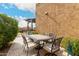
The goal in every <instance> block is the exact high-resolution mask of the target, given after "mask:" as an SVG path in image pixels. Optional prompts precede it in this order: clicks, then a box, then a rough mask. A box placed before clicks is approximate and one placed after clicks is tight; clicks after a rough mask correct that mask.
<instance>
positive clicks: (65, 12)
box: [36, 3, 79, 37]
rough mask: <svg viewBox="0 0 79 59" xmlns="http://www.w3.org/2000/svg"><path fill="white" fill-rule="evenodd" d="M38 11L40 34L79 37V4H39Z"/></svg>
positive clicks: (37, 21) (37, 19) (37, 20)
mask: <svg viewBox="0 0 79 59" xmlns="http://www.w3.org/2000/svg"><path fill="white" fill-rule="evenodd" d="M36 11H37V13H36V14H37V18H36V26H37V31H38V32H39V33H42V34H43V33H51V32H54V33H55V34H57V35H60V36H62V35H63V36H74V37H79V4H67V3H65V4H62V3H61V4H57V3H39V4H37V5H36Z"/></svg>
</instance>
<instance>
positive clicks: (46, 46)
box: [43, 44, 59, 53]
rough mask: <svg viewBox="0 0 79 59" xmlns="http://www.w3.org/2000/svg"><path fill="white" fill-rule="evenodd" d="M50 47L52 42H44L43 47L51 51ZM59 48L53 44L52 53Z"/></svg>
mask: <svg viewBox="0 0 79 59" xmlns="http://www.w3.org/2000/svg"><path fill="white" fill-rule="evenodd" d="M51 47H52V44H46V45H45V46H44V47H43V48H44V49H45V50H46V51H48V52H50V53H51ZM57 50H59V48H58V47H57V46H54V47H53V49H52V53H53V52H55V51H57Z"/></svg>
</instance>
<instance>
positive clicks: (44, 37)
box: [27, 34, 52, 55]
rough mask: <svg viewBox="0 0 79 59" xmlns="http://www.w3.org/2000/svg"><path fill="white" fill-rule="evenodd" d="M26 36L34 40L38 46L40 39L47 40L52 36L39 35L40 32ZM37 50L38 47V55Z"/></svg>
mask: <svg viewBox="0 0 79 59" xmlns="http://www.w3.org/2000/svg"><path fill="white" fill-rule="evenodd" d="M27 37H28V38H29V39H32V40H33V41H34V42H36V43H38V46H39V47H40V41H46V40H49V39H51V38H52V37H50V36H47V35H41V34H33V35H27ZM39 50H40V49H38V53H37V55H40V54H39Z"/></svg>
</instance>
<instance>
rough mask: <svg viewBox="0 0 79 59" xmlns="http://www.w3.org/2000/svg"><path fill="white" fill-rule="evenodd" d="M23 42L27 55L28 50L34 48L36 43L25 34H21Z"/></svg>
mask: <svg viewBox="0 0 79 59" xmlns="http://www.w3.org/2000/svg"><path fill="white" fill-rule="evenodd" d="M22 38H23V43H24V51H25V53H26V52H27V55H29V52H30V51H31V50H32V49H34V48H35V47H36V46H37V45H36V43H34V42H32V41H29V39H27V38H26V36H25V35H23V34H22Z"/></svg>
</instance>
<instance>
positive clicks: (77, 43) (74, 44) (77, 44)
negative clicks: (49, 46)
mask: <svg viewBox="0 0 79 59" xmlns="http://www.w3.org/2000/svg"><path fill="white" fill-rule="evenodd" d="M61 45H62V47H64V48H65V49H66V51H67V52H68V53H69V54H71V53H72V54H71V55H74V56H79V39H78V38H73V37H66V38H64V39H63V41H62V43H61ZM69 50H70V51H69Z"/></svg>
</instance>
